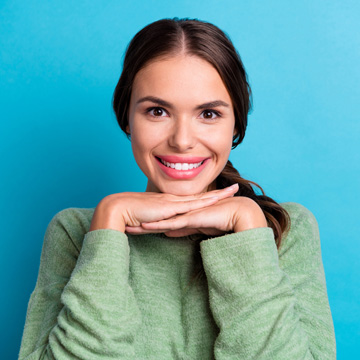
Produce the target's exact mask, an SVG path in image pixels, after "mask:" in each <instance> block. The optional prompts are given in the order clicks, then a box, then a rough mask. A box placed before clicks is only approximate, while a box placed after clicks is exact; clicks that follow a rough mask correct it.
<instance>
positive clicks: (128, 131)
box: [125, 125, 130, 135]
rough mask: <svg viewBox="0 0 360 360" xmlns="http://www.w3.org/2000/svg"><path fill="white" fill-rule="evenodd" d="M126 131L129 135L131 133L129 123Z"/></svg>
mask: <svg viewBox="0 0 360 360" xmlns="http://www.w3.org/2000/svg"><path fill="white" fill-rule="evenodd" d="M125 131H126V134H127V135H130V126H129V125H127V126H126V128H125Z"/></svg>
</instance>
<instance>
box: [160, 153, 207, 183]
mask: <svg viewBox="0 0 360 360" xmlns="http://www.w3.org/2000/svg"><path fill="white" fill-rule="evenodd" d="M156 160H157V163H158V164H159V166H160V169H161V170H162V171H163V172H164V173H165V174H166V175H167V176H169V177H171V178H173V179H180V180H187V179H192V178H194V177H195V176H197V175H199V174H200V173H201V171H203V170H204V168H205V166H206V164H207V163H208V160H209V159H206V160H204V162H203V163H202V164H201V165H200V166H199V167H197V168H194V169H191V170H176V169H173V168H171V167H167V166H166V165H164V164H163V163H162V162H161V161H160V160H159V159H158V158H156Z"/></svg>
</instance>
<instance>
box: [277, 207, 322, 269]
mask: <svg viewBox="0 0 360 360" xmlns="http://www.w3.org/2000/svg"><path fill="white" fill-rule="evenodd" d="M280 205H281V206H282V207H283V208H284V209H285V210H286V211H287V212H288V214H289V216H290V228H289V229H288V231H287V232H286V233H285V235H284V238H283V240H282V243H281V246H280V249H279V257H280V259H282V260H283V261H284V262H286V260H287V258H288V257H290V255H291V256H296V257H298V258H299V259H300V258H302V257H303V256H307V257H308V258H312V257H313V256H316V257H318V256H321V254H320V253H321V247H320V239H319V228H318V223H317V221H316V218H315V216H314V214H313V213H312V212H311V211H310V210H309V209H307V208H306V207H304V206H303V205H301V204H298V203H293V202H287V203H282V204H280Z"/></svg>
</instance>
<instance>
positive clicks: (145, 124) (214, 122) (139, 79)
mask: <svg viewBox="0 0 360 360" xmlns="http://www.w3.org/2000/svg"><path fill="white" fill-rule="evenodd" d="M234 125H235V118H234V110H233V106H232V102H231V99H230V95H229V93H228V92H227V90H226V88H225V85H224V83H223V81H222V80H221V78H220V76H219V74H218V72H217V71H216V70H215V68H214V67H213V66H212V65H210V64H209V63H208V62H207V61H205V60H203V59H201V58H199V57H196V56H188V55H178V56H174V57H171V58H164V59H160V60H156V61H153V62H151V63H150V64H148V65H147V66H145V67H144V68H143V69H141V70H140V71H139V72H138V73H137V75H136V77H135V80H134V83H133V90H132V93H131V100H130V107H129V126H128V129H127V130H128V132H129V133H130V135H131V145H132V149H133V153H134V156H135V160H136V162H137V164H138V165H139V167H140V168H141V170H142V171H143V172H144V174H145V175H146V176H147V178H148V184H147V189H146V191H153V192H163V193H170V194H175V195H192V194H198V193H201V192H205V191H207V190H208V189H209V186H211V184H213V182H214V180H215V179H216V177H217V176H218V175H219V174H220V172H221V171H222V169H223V168H224V166H225V164H226V162H227V160H228V157H229V154H230V150H231V146H232V138H233V135H234Z"/></svg>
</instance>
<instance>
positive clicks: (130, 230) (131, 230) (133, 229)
mask: <svg viewBox="0 0 360 360" xmlns="http://www.w3.org/2000/svg"><path fill="white" fill-rule="evenodd" d="M125 232H126V233H127V234H131V235H142V234H154V233H163V232H164V230H152V229H151V230H148V229H144V228H143V227H141V226H125Z"/></svg>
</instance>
